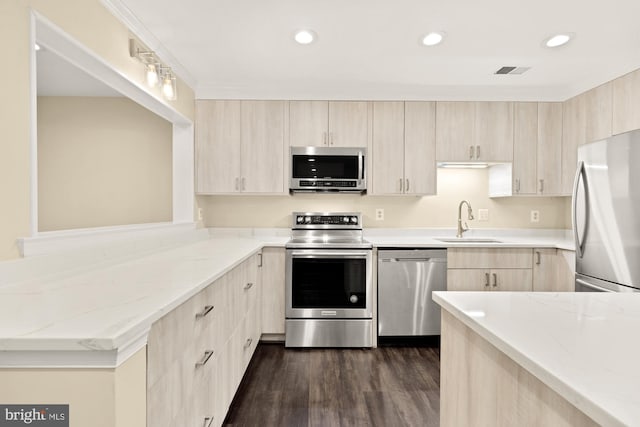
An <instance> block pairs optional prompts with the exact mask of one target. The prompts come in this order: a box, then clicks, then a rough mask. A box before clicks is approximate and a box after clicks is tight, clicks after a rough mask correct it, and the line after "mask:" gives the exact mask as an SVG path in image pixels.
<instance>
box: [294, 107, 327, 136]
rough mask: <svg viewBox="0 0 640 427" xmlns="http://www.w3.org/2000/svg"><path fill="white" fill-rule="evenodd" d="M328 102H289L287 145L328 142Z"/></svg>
mask: <svg viewBox="0 0 640 427" xmlns="http://www.w3.org/2000/svg"><path fill="white" fill-rule="evenodd" d="M328 128H329V103H328V102H327V101H290V102H289V145H290V146H291V147H307V146H322V145H328V144H329V134H328Z"/></svg>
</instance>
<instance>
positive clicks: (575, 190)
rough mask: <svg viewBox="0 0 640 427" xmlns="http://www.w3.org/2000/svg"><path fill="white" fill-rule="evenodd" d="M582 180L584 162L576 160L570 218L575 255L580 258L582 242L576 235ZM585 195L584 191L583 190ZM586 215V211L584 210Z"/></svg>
mask: <svg viewBox="0 0 640 427" xmlns="http://www.w3.org/2000/svg"><path fill="white" fill-rule="evenodd" d="M581 180H584V162H583V161H580V162H578V170H577V171H576V178H575V180H574V181H573V194H572V199H573V200H572V204H571V219H572V223H573V238H574V239H575V246H576V255H577V256H578V257H579V258H582V242H581V241H580V236H579V235H578V212H577V207H578V187H579V186H580V181H581ZM585 197H586V191H585ZM585 215H586V212H585Z"/></svg>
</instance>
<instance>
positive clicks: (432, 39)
mask: <svg viewBox="0 0 640 427" xmlns="http://www.w3.org/2000/svg"><path fill="white" fill-rule="evenodd" d="M443 38H444V34H443V33H438V32H431V33H429V34H427V35H426V36H424V38H423V39H422V44H423V45H425V46H435V45H437V44H440V43H441V42H442V39H443Z"/></svg>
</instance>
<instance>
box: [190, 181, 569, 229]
mask: <svg viewBox="0 0 640 427" xmlns="http://www.w3.org/2000/svg"><path fill="white" fill-rule="evenodd" d="M487 194H488V173H487V170H476V169H439V170H438V195H437V196H428V197H405V196H398V197H381V196H357V195H346V194H337V195H335V194H334V195H331V194H296V195H295V196H281V197H273V196H199V197H198V204H199V206H200V207H201V208H203V215H204V222H205V225H206V226H208V227H290V226H291V224H290V218H291V212H293V211H305V210H309V211H322V210H329V211H352V210H353V211H359V212H362V213H363V215H364V225H365V227H456V223H457V215H458V204H459V203H460V201H461V200H463V199H466V200H468V201H469V202H470V203H471V206H472V207H473V210H474V212H475V216H476V219H475V220H474V221H468V224H469V227H470V228H516V227H526V228H558V229H562V228H569V223H568V222H567V221H568V218H569V216H568V213H567V206H569V204H568V202H567V200H568V198H567V197H528V198H527V197H507V198H496V199H490V198H489V197H488V195H487ZM377 208H383V209H384V215H385V219H384V221H376V220H375V210H376V209H377ZM478 209H489V221H479V220H478V219H477V218H478ZM532 209H535V210H538V211H540V222H538V223H531V222H529V216H530V215H529V214H530V211H531V210H532Z"/></svg>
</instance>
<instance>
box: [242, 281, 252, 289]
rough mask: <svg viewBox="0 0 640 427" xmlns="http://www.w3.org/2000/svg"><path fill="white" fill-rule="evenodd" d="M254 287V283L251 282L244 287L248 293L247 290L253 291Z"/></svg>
mask: <svg viewBox="0 0 640 427" xmlns="http://www.w3.org/2000/svg"><path fill="white" fill-rule="evenodd" d="M252 286H253V283H252V282H249V283H247V284H246V285H244V290H245V291H247V290H249V289H251V287H252Z"/></svg>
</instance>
